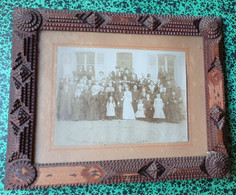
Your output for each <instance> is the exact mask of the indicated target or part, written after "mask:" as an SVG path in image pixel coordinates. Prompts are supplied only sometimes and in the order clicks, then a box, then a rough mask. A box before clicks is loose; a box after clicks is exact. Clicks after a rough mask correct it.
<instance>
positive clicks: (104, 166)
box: [5, 8, 230, 190]
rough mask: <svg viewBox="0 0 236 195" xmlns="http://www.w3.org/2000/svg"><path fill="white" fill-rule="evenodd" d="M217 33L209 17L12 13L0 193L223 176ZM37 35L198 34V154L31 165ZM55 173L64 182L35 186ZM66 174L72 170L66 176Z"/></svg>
mask: <svg viewBox="0 0 236 195" xmlns="http://www.w3.org/2000/svg"><path fill="white" fill-rule="evenodd" d="M221 28H222V21H221V19H220V18H214V17H192V16H161V15H142V14H125V13H107V12H105V13H104V12H92V11H58V10H36V9H23V8H16V9H15V10H14V19H13V39H12V40H13V41H12V43H13V45H12V70H11V78H10V79H11V81H10V82H11V88H10V103H9V127H8V147H7V157H6V176H5V189H6V190H12V189H28V188H30V189H33V188H42V187H52V186H65V185H69V186H73V185H87V184H111V183H121V182H146V181H164V180H173V179H194V178H221V177H228V176H229V175H230V174H229V157H228V153H227V151H226V148H225V144H224V142H225V134H226V133H225V114H226V113H225V98H224V77H223V70H222V63H223V55H222V54H223V47H222V45H223V44H222V43H223V41H222V29H221ZM43 30H50V31H85V32H87V31H88V32H106V33H129V34H154V35H180V36H202V37H203V42H204V43H203V44H204V51H203V52H204V66H205V92H206V114H207V118H206V120H207V140H208V141H207V147H208V152H207V153H206V155H205V156H189V157H175V158H155V159H154V158H153V159H136V160H129V159H127V160H112V161H97V162H94V161H93V162H75V163H53V164H35V163H34V162H33V156H34V155H35V154H34V136H35V123H36V121H35V115H36V114H37V109H36V107H35V105H36V98H37V89H36V86H37V85H36V81H37V65H38V58H37V57H38V41H39V38H40V37H39V32H40V31H43ZM199 122H200V121H199ZM55 168H57V170H61V171H62V172H64V174H67V173H68V174H71V178H73V179H71V182H70V183H68V182H67V183H65V182H64V183H63V181H64V180H63V178H61V179H60V181H59V180H58V182H56V183H55V182H49V183H45V184H38V183H40V182H38V181H39V179H41V180H42V179H44V178H42V177H45V178H49V181H51V180H54V181H55V179H56V178H55V177H57V176H54V175H53V174H51V173H54V172H55V171H54V172H53V170H54V169H55ZM74 169H76V170H77V172H76V173H74V174H72V173H73V170H74ZM49 170H50V171H49ZM70 170H71V171H72V172H70ZM47 173H48V174H47ZM94 173H95V174H94ZM57 179H58V178H57ZM72 180H73V181H72ZM75 180H76V181H75ZM45 181H46V180H45Z"/></svg>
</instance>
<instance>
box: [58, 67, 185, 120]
mask: <svg viewBox="0 0 236 195" xmlns="http://www.w3.org/2000/svg"><path fill="white" fill-rule="evenodd" d="M57 117H58V119H59V120H75V121H77V120H106V119H107V120H112V119H123V120H135V119H138V120H145V121H152V122H160V121H167V122H179V121H181V120H182V119H183V101H182V98H181V89H180V88H179V87H178V86H177V85H176V84H175V81H174V80H173V79H171V78H169V75H168V73H167V72H166V71H165V70H163V69H162V70H161V71H160V72H159V73H158V80H157V82H154V81H153V80H152V79H151V75H150V74H147V75H146V76H145V75H142V76H141V78H138V76H137V74H136V73H135V72H134V70H129V69H127V68H126V69H123V68H120V67H116V70H115V71H112V72H111V73H110V74H109V76H107V77H106V76H105V74H104V72H102V71H100V72H99V76H98V78H97V79H95V72H94V69H93V66H89V67H88V69H87V71H85V70H84V68H83V66H80V67H79V69H78V70H77V71H76V72H73V77H72V78H69V77H65V78H61V79H60V81H59V86H58V93H57Z"/></svg>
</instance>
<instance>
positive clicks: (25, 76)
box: [20, 66, 32, 82]
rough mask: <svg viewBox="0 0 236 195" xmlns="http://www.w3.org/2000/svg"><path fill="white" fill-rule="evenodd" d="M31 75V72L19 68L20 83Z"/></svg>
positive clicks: (24, 68)
mask: <svg viewBox="0 0 236 195" xmlns="http://www.w3.org/2000/svg"><path fill="white" fill-rule="evenodd" d="M31 74H32V72H31V71H30V70H29V69H28V68H26V67H25V66H22V67H21V68H20V76H21V80H22V82H25V81H26V80H27V79H28V78H29V77H30V76H31Z"/></svg>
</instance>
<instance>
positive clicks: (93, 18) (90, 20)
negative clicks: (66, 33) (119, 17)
mask: <svg viewBox="0 0 236 195" xmlns="http://www.w3.org/2000/svg"><path fill="white" fill-rule="evenodd" d="M76 17H77V18H78V19H79V20H82V21H83V22H84V23H87V24H89V25H90V26H92V27H94V28H98V27H99V26H101V25H102V24H104V23H107V22H108V21H109V17H108V16H106V17H103V16H102V15H100V14H99V13H96V12H90V13H82V14H77V15H76Z"/></svg>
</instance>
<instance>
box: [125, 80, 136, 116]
mask: <svg viewBox="0 0 236 195" xmlns="http://www.w3.org/2000/svg"><path fill="white" fill-rule="evenodd" d="M123 99H124V101H123V119H128V120H133V119H135V114H134V109H133V106H132V93H131V91H129V87H128V86H127V85H126V86H125V91H124V97H123Z"/></svg>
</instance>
